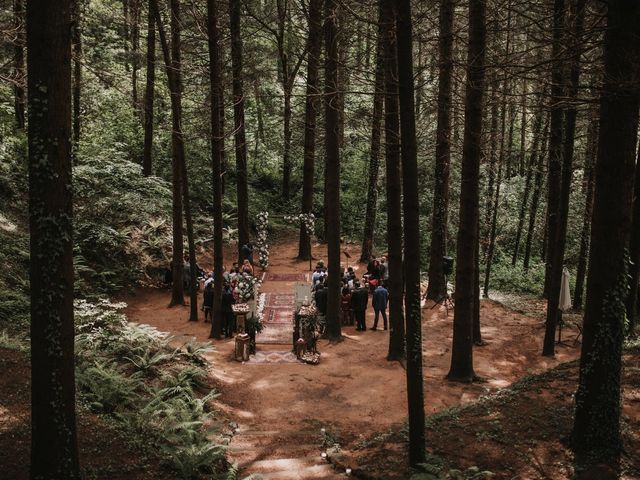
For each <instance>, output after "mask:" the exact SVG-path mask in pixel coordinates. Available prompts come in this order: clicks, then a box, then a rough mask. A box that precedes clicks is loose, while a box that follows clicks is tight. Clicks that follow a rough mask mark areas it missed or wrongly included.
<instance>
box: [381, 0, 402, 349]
mask: <svg viewBox="0 0 640 480" xmlns="http://www.w3.org/2000/svg"><path fill="white" fill-rule="evenodd" d="M395 10H396V9H395V5H394V4H393V0H381V2H380V21H381V29H382V31H381V33H382V38H383V42H384V92H385V94H384V126H385V135H384V136H385V165H386V179H387V248H388V252H389V258H388V260H389V262H388V268H389V281H388V283H387V286H388V289H389V324H390V327H391V332H390V336H389V352H388V355H387V360H400V359H403V358H405V345H404V341H405V339H404V311H403V308H402V301H403V294H404V281H403V280H404V275H403V265H402V235H399V234H398V232H401V231H402V169H401V167H400V119H399V117H398V114H399V105H398V58H397V51H398V49H397V38H396V30H395V17H396V11H395Z"/></svg>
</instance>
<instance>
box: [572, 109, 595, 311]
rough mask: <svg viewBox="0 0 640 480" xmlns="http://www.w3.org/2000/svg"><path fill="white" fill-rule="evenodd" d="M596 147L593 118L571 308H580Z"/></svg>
mask: <svg viewBox="0 0 640 480" xmlns="http://www.w3.org/2000/svg"><path fill="white" fill-rule="evenodd" d="M597 148H598V119H597V118H593V119H592V120H591V122H590V125H589V131H588V132H587V149H586V152H585V159H584V177H583V178H584V186H585V187H584V189H585V195H586V198H585V201H584V216H583V219H582V234H581V236H580V253H579V254H578V270H577V272H576V286H575V291H574V293H573V309H574V310H579V309H581V308H582V297H583V293H584V280H585V276H586V273H587V259H588V256H589V241H590V240H591V215H592V213H593V195H594V193H595V192H594V188H595V178H594V167H595V163H596V149H597Z"/></svg>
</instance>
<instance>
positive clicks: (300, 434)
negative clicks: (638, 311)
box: [124, 243, 579, 480]
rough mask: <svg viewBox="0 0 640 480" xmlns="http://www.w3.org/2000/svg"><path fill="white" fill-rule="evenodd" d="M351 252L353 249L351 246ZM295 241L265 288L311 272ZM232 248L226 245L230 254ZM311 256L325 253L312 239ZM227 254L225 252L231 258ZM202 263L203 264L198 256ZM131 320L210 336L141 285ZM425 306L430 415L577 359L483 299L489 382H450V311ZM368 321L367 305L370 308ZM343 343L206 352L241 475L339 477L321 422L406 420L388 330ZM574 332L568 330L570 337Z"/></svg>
mask: <svg viewBox="0 0 640 480" xmlns="http://www.w3.org/2000/svg"><path fill="white" fill-rule="evenodd" d="M345 249H346V250H348V251H349V252H350V253H351V256H352V258H358V252H357V248H356V247H355V246H352V245H347V246H346V248H345ZM296 251H297V249H296V245H295V243H287V244H282V245H277V246H274V247H272V257H271V266H270V268H269V272H270V273H271V274H277V275H283V277H281V278H285V280H267V281H266V282H265V284H264V286H263V288H262V291H263V292H265V293H275V294H291V293H292V292H293V285H294V282H293V281H286V277H287V275H286V274H292V273H301V272H306V271H308V263H306V262H297V261H295V260H293V257H294V256H295V254H296ZM228 255H231V252H228ZM314 255H315V256H316V257H318V258H326V257H325V255H326V250H325V249H324V248H323V247H320V246H316V247H315V248H314ZM226 258H230V257H229V256H227V257H226ZM204 263H205V264H206V262H204ZM124 300H125V301H126V302H127V303H128V304H129V307H128V309H127V314H128V316H129V318H130V320H131V321H135V322H140V323H148V324H150V325H153V326H155V327H157V328H159V329H160V330H164V331H169V332H172V333H173V334H175V335H184V336H185V337H195V338H197V339H198V340H199V341H206V340H208V336H209V324H204V323H202V321H200V322H197V323H195V322H188V321H187V317H188V308H187V307H176V308H172V309H169V308H167V304H168V301H169V292H168V291H163V290H153V289H144V290H139V291H138V292H137V293H136V294H135V295H134V296H130V297H127V298H125V299H124ZM429 306H430V304H429V305H427V308H425V309H424V310H423V339H424V360H423V361H424V373H425V409H426V412H427V414H430V413H433V412H436V411H438V410H441V409H443V408H446V407H449V406H452V405H455V404H459V403H465V402H468V401H471V400H473V399H476V398H477V397H478V396H480V395H483V394H486V393H487V392H489V391H492V390H495V389H497V388H502V387H505V386H507V385H509V384H511V383H513V382H514V381H516V380H517V379H519V378H521V377H522V376H524V375H526V374H529V373H534V372H541V371H543V370H545V369H548V368H550V367H552V366H555V365H557V364H558V363H560V362H563V361H567V360H570V359H573V358H576V357H577V356H578V355H579V348H578V347H561V348H559V350H558V352H557V355H556V358H555V359H549V358H543V357H541V356H540V352H541V349H542V337H543V335H544V326H543V324H542V322H541V321H540V320H538V319H534V318H531V317H527V316H524V315H521V314H518V313H514V312H512V311H510V310H508V309H506V308H504V307H502V306H500V305H498V304H496V303H493V302H491V301H483V302H482V308H481V322H482V331H483V337H484V339H485V341H487V342H488V345H487V346H485V347H482V348H476V350H475V351H474V362H475V369H476V373H478V374H479V375H480V376H482V377H484V378H486V380H487V381H486V383H477V384H472V385H464V384H457V383H450V382H447V381H446V380H445V379H444V377H445V375H446V373H447V371H448V368H449V363H450V348H451V335H452V328H451V327H452V325H451V323H452V320H453V315H452V314H451V313H450V314H449V316H447V315H446V312H445V309H444V307H442V308H440V307H436V308H435V309H433V310H432V309H429V308H428V307H429ZM367 313H368V316H367V324H368V325H369V326H371V324H372V322H373V318H372V317H373V312H372V310H371V309H369V311H368V312H367ZM343 334H344V341H342V342H340V343H338V344H330V343H328V342H327V341H321V342H320V343H319V350H320V352H321V353H322V357H321V363H320V365H318V366H307V365H303V364H298V363H282V364H270V363H265V364H254V363H245V364H243V363H239V362H236V361H234V360H233V359H232V352H233V340H220V341H215V342H214V345H215V351H214V352H213V353H211V354H210V355H209V360H210V361H211V365H212V367H211V376H212V378H213V379H214V381H215V383H216V384H217V385H218V387H219V390H220V392H221V396H220V397H219V399H218V402H219V408H220V409H221V410H222V411H223V412H224V413H225V414H226V415H227V416H228V417H229V418H230V419H232V420H233V421H235V422H236V423H237V424H238V428H239V431H238V434H237V435H236V436H234V437H233V440H232V441H231V444H230V449H229V452H230V457H231V459H232V460H233V461H237V462H239V464H240V466H241V473H243V474H249V473H263V474H266V475H265V478H266V479H269V478H273V479H276V478H277V479H281V480H285V479H289V478H291V479H297V478H298V479H310V478H341V476H340V475H339V473H338V472H333V471H332V470H331V469H330V467H329V466H328V464H327V463H326V462H324V460H322V459H321V457H320V453H321V442H322V435H321V433H320V431H321V429H325V431H326V432H328V433H329V434H330V435H331V437H332V438H335V439H336V440H337V441H339V442H340V443H341V445H343V446H347V447H348V446H349V445H350V444H353V443H355V442H357V441H358V439H360V438H362V437H363V434H364V433H368V432H373V431H379V430H384V429H387V428H389V427H392V426H397V425H400V424H402V423H403V422H404V421H405V419H406V387H405V371H404V369H403V367H402V366H401V365H400V364H399V363H397V362H388V361H387V360H386V359H385V357H386V353H387V348H388V333H387V332H386V331H379V330H378V331H375V332H373V331H366V332H356V331H355V328H354V327H343ZM573 336H575V332H573V331H567V332H565V338H572V337H573ZM259 350H260V351H261V352H282V351H283V350H286V347H283V346H281V345H259Z"/></svg>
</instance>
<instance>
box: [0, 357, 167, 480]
mask: <svg viewBox="0 0 640 480" xmlns="http://www.w3.org/2000/svg"><path fill="white" fill-rule="evenodd" d="M0 372H2V376H1V377H0V479H3V480H4V479H6V480H27V479H28V478H29V465H30V461H29V454H30V448H31V386H30V380H31V368H30V366H29V358H28V356H27V355H26V354H24V353H21V352H19V351H16V350H10V349H5V348H0ZM76 412H77V423H78V450H79V454H80V465H81V466H82V473H83V478H86V479H93V478H101V479H109V480H131V479H136V480H152V479H153V480H171V479H173V478H174V476H173V475H172V474H170V473H168V472H167V471H166V470H165V469H163V468H162V467H161V466H160V465H158V463H157V461H156V460H155V459H154V458H153V457H152V456H151V455H146V454H145V453H144V450H143V449H141V448H140V447H141V446H140V445H131V444H130V443H129V440H128V439H127V437H126V436H125V434H123V433H121V432H119V431H118V430H117V429H116V428H115V426H114V425H111V424H110V423H108V421H107V418H106V417H104V416H98V415H94V414H91V413H89V412H87V411H86V410H85V409H80V408H79V409H77V410H76Z"/></svg>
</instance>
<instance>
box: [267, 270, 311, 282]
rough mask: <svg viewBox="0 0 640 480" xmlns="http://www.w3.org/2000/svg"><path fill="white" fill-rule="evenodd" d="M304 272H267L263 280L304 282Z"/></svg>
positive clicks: (305, 277)
mask: <svg viewBox="0 0 640 480" xmlns="http://www.w3.org/2000/svg"><path fill="white" fill-rule="evenodd" d="M307 275H308V274H306V273H271V272H267V276H266V278H265V280H266V281H267V282H269V281H271V282H306V281H307Z"/></svg>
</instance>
